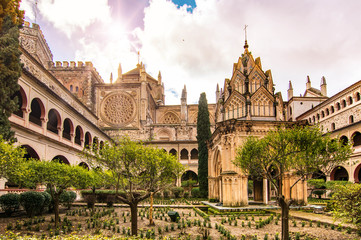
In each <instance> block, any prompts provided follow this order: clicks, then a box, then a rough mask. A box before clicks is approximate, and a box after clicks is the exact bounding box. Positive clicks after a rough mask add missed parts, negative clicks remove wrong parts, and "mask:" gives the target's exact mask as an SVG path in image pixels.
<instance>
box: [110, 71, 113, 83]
mask: <svg viewBox="0 0 361 240" xmlns="http://www.w3.org/2000/svg"><path fill="white" fill-rule="evenodd" d="M112 83H113V73H112V72H111V73H110V84H112Z"/></svg>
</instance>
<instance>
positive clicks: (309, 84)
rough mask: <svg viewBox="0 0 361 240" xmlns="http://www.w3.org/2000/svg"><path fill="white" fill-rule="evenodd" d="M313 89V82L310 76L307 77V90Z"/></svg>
mask: <svg viewBox="0 0 361 240" xmlns="http://www.w3.org/2000/svg"><path fill="white" fill-rule="evenodd" d="M310 88H311V80H310V76H307V82H306V90H308V89H310Z"/></svg>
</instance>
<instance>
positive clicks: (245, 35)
mask: <svg viewBox="0 0 361 240" xmlns="http://www.w3.org/2000/svg"><path fill="white" fill-rule="evenodd" d="M247 27H248V25H244V29H243V30H244V38H245V42H244V49H246V51H248V50H247V49H248V43H247Z"/></svg>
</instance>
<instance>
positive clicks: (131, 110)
mask: <svg viewBox="0 0 361 240" xmlns="http://www.w3.org/2000/svg"><path fill="white" fill-rule="evenodd" d="M100 109H101V110H100V111H101V112H100V114H101V118H102V120H103V121H104V122H106V123H107V124H109V125H111V126H124V125H127V124H129V123H131V122H132V121H133V120H134V118H135V113H136V103H135V100H134V98H133V96H131V95H130V94H128V93H126V92H116V93H111V94H109V95H108V96H106V97H105V98H104V99H103V101H102V103H101V107H100Z"/></svg>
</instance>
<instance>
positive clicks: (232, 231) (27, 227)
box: [0, 207, 359, 240]
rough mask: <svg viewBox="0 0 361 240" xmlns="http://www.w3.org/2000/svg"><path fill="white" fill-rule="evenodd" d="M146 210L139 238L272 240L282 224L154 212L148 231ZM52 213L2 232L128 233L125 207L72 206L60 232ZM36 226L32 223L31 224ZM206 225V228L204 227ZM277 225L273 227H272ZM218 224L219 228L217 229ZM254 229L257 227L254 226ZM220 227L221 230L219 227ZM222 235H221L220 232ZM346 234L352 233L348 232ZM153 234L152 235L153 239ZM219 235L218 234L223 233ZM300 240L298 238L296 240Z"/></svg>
mask: <svg viewBox="0 0 361 240" xmlns="http://www.w3.org/2000/svg"><path fill="white" fill-rule="evenodd" d="M170 210H174V211H177V212H178V213H179V214H180V220H179V222H178V223H172V222H171V221H170V218H169V217H168V215H167V213H168V211H170ZM147 215H148V208H139V209H138V229H139V230H138V235H139V236H141V237H151V238H154V239H159V238H160V237H164V236H167V237H169V238H170V237H172V238H173V239H176V238H178V239H203V237H205V238H204V239H206V237H207V236H209V237H210V238H208V239H232V237H233V239H242V237H243V235H244V237H245V238H243V239H256V238H255V237H254V236H255V235H257V239H267V238H265V235H266V234H267V235H268V239H275V235H276V234H277V233H279V237H280V235H281V234H280V232H281V221H280V220H277V216H276V215H274V216H273V220H270V221H269V223H268V224H265V225H264V226H262V227H260V226H259V223H260V220H261V221H263V222H265V221H266V220H267V219H268V218H271V214H267V215H263V216H256V215H251V214H250V215H247V216H246V215H240V214H236V215H233V216H220V215H215V216H214V215H210V221H206V222H205V221H204V219H203V218H202V217H201V216H199V215H198V214H197V213H196V212H195V211H194V210H193V209H191V208H190V209H189V208H188V209H185V208H177V209H171V208H169V207H168V208H155V209H154V214H153V216H154V222H155V225H154V226H149V219H148V218H147ZM52 219H53V215H52V214H45V215H43V217H34V218H33V219H29V218H27V217H26V216H25V214H24V212H20V213H17V214H14V216H12V217H5V216H3V215H1V217H0V233H5V232H6V231H7V229H9V228H10V230H11V231H13V232H20V233H21V234H23V235H25V234H26V235H38V236H39V237H41V236H42V237H51V236H54V235H57V234H60V235H62V234H78V235H87V234H99V233H101V234H102V235H104V236H127V235H129V234H130V209H129V208H106V207H104V208H103V207H97V208H96V211H95V213H94V214H91V212H90V210H89V209H87V208H85V207H73V208H72V209H71V210H65V209H62V212H61V219H62V223H61V227H60V229H59V230H56V229H55V228H54V222H53V221H52ZM30 220H31V224H30ZM34 222H35V223H34ZM204 222H205V223H204ZM276 223H277V224H276ZM216 225H217V228H218V229H216ZM257 225H258V226H257ZM219 226H221V227H219ZM220 228H221V229H222V230H219V229H220ZM348 231H350V230H348ZM151 232H154V234H152V233H151ZM221 232H222V233H223V234H222V233H221ZM227 232H229V234H228V235H227ZM290 232H291V236H292V239H320V240H321V239H325V240H326V239H327V240H343V239H358V238H359V237H358V236H357V235H356V234H355V233H354V232H352V233H348V232H347V229H346V228H338V226H332V225H329V224H327V226H325V225H323V224H320V223H317V222H312V226H311V225H310V222H309V221H301V220H290ZM298 237H299V238H298Z"/></svg>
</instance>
